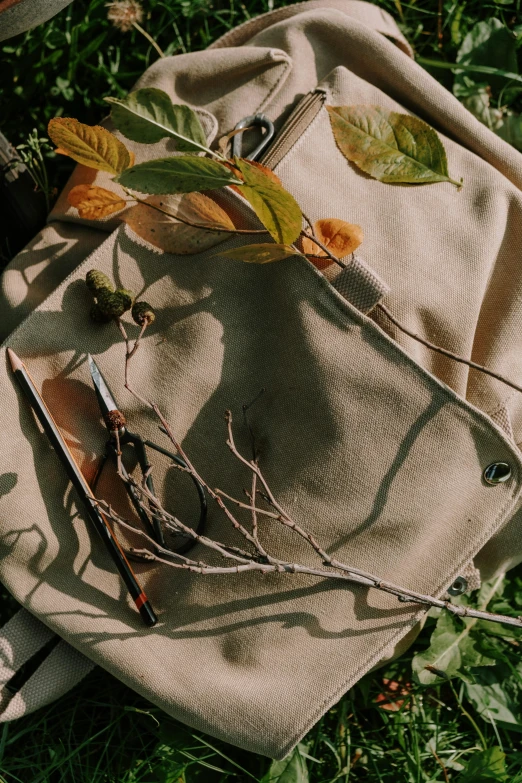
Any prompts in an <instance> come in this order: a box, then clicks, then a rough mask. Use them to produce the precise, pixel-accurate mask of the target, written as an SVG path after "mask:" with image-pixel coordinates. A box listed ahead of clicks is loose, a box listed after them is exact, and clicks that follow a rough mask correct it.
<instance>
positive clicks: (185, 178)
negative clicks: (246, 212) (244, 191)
mask: <svg viewBox="0 0 522 783" xmlns="http://www.w3.org/2000/svg"><path fill="white" fill-rule="evenodd" d="M116 182H119V183H120V185H123V186H124V187H126V188H132V190H137V191H139V192H140V193H150V194H151V195H158V194H163V193H170V194H172V193H192V192H194V191H200V190H215V189H216V188H222V187H224V186H225V185H240V184H241V180H240V179H238V177H237V176H234V174H233V172H231V171H230V169H228V168H227V167H226V166H223V164H222V163H218V162H217V161H216V160H212V159H211V158H197V157H194V156H192V155H180V156H178V157H172V158H156V160H148V161H146V162H145V163H138V164H137V166H133V167H132V168H130V169H127V170H126V171H124V172H123V173H122V174H121V175H120V176H119V177H118V179H117V180H116Z"/></svg>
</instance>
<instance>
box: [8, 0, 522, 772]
mask: <svg viewBox="0 0 522 783" xmlns="http://www.w3.org/2000/svg"><path fill="white" fill-rule="evenodd" d="M282 4H284V3H280V2H274V3H271V4H270V0H262V1H261V2H259V0H245V2H244V3H243V2H234V0H215V2H213V3H211V2H209V0H163V1H162V0H149V2H148V3H146V8H147V19H146V21H145V22H144V26H145V27H146V29H147V30H148V31H149V33H151V34H152V35H153V36H154V38H155V39H156V40H157V41H158V43H159V45H160V46H161V47H162V49H164V51H165V52H166V53H167V54H176V53H179V52H185V51H193V50H197V49H200V48H203V47H205V46H207V45H208V44H209V43H210V42H211V41H213V40H214V39H215V38H217V37H218V36H219V35H221V34H222V33H223V32H225V31H226V30H227V29H229V28H231V27H233V26H235V25H237V24H239V23H241V22H242V21H244V20H245V19H247V18H249V17H250V16H254V15H257V14H259V13H262V12H264V11H266V10H270V8H272V7H278V6H279V5H282ZM379 5H381V6H382V7H384V8H386V10H388V11H389V12H390V13H392V14H393V15H394V17H395V18H396V19H397V21H398V22H399V24H400V25H401V28H402V29H403V31H404V33H405V34H406V36H407V37H408V39H409V40H410V42H411V43H412V45H413V46H414V48H415V51H416V55H417V57H418V58H420V60H421V62H422V63H423V64H426V62H427V61H430V63H431V64H429V66H427V67H429V70H430V71H431V73H433V75H435V76H436V78H438V79H440V80H441V81H442V83H443V84H445V86H447V87H448V89H452V88H453V87H454V82H455V76H454V73H453V71H452V70H451V69H450V68H449V67H448V65H449V64H453V63H455V61H456V58H457V56H458V52H459V48H460V46H461V45H462V41H463V40H464V38H465V36H466V35H467V33H468V32H469V31H470V30H472V28H473V27H474V26H475V25H476V23H477V22H478V21H480V20H488V19H490V18H492V17H495V18H497V19H499V20H500V22H501V23H502V24H503V25H504V26H505V28H506V29H509V30H510V31H512V37H511V38H510V41H511V40H515V42H516V46H515V47H514V54H513V52H511V55H512V56H511V60H508V59H506V47H505V46H502V45H497V46H493V47H492V48H490V50H488V52H486V54H485V55H484V57H483V59H482V60H481V61H480V62H482V64H483V65H485V66H486V68H488V67H490V68H491V67H493V69H494V70H495V69H496V71H497V73H496V75H495V73H494V74H492V75H491V74H485V73H476V72H473V73H469V72H468V77H469V78H472V79H473V81H472V82H471V86H470V83H467V85H466V84H464V87H467V88H468V92H471V93H472V94H473V93H474V92H478V91H479V90H480V89H482V90H483V91H484V90H485V92H486V94H487V95H488V98H490V99H491V107H492V108H494V109H496V110H497V111H499V112H501V113H503V114H504V115H505V116H507V115H508V113H509V112H512V113H513V116H514V117H515V120H517V117H516V115H517V114H518V113H519V112H520V111H521V110H522V102H521V98H520V96H521V92H520V90H519V87H520V86H522V85H520V84H518V83H517V81H516V80H513V79H511V78H510V79H506V78H505V77H503V76H502V75H501V73H500V72H501V71H502V70H503V71H506V70H509V71H510V72H512V70H513V67H515V68H517V67H518V64H519V62H518V61H519V60H520V49H519V48H518V43H519V36H520V30H521V29H522V28H519V25H522V13H521V9H520V1H519V2H514V3H504V2H477V1H476V0H467V1H466V2H465V1H464V0H447V1H441V2H440V3H439V0H412V2H408V3H406V2H402V3H401V2H400V0H382V2H380V3H379ZM508 48H509V47H508ZM513 57H514V58H515V60H514V61H513ZM156 58H157V54H156V52H155V51H154V49H153V47H152V46H150V44H149V43H148V42H147V41H146V40H145V38H144V37H143V36H141V35H140V34H139V33H138V32H136V31H132V32H131V33H126V34H123V33H121V32H119V31H118V30H116V29H115V28H114V27H112V26H111V25H110V24H109V23H108V22H107V20H106V8H105V0H92V1H91V2H86V0H76V2H74V3H73V5H72V6H70V7H69V8H68V9H66V10H64V11H63V12H62V13H61V14H60V15H59V16H57V17H55V18H54V19H53V20H51V21H49V22H48V23H47V24H45V25H43V26H41V27H40V28H37V29H35V30H33V31H32V32H30V33H27V34H26V35H22V36H19V37H18V38H17V39H13V40H11V41H8V42H5V43H4V44H0V118H1V119H0V127H1V130H2V131H3V132H4V133H5V134H6V135H7V136H8V137H9V138H10V139H11V141H13V142H14V143H15V144H18V143H22V142H24V141H25V140H26V139H27V138H28V136H29V134H30V132H31V131H32V129H33V128H36V129H37V130H38V133H39V134H40V135H45V131H46V125H47V122H48V120H49V119H50V118H51V117H54V116H58V115H63V116H73V117H77V118H78V119H80V120H81V121H82V122H86V123H89V124H94V123H96V122H97V121H99V119H100V117H102V116H103V115H104V114H106V104H104V103H103V100H102V99H103V97H104V96H105V95H114V96H121V95H124V94H125V93H126V92H127V91H128V90H129V89H130V88H131V87H132V85H133V83H134V82H135V80H136V79H137V78H138V77H139V76H140V75H141V73H142V72H143V71H144V69H145V68H146V67H147V66H148V65H149V64H150V63H151V62H153V61H154V60H155V59H156ZM475 62H477V61H475ZM513 62H514V65H513ZM509 63H510V67H509V68H507V67H506V64H509ZM499 73H500V76H499ZM491 76H493V78H491ZM460 83H461V87H462V78H460ZM465 92H466V90H465V89H462V90H461V93H462V95H461V97H462V99H463V100H466V99H467V98H466V94H465ZM46 163H47V169H48V174H49V179H50V182H51V184H52V186H54V187H55V188H58V187H61V186H62V185H63V183H64V181H65V179H66V178H67V176H68V174H69V172H70V170H71V167H72V162H71V161H69V160H67V159H66V158H63V157H61V156H55V155H54V154H53V153H51V152H47V153H46ZM494 605H495V607H496V608H498V609H499V611H500V610H502V611H508V609H509V607H511V610H512V611H514V612H515V614H516V613H517V612H518V614H522V570H521V569H517V570H515V571H513V572H511V573H510V575H509V577H508V579H507V580H506V584H505V587H504V594H503V596H498V595H497V597H496V598H495V599H494ZM12 608H13V602H12V601H10V600H7V601H4V604H3V612H2V617H3V619H5V618H6V617H7V616H8V615H9V613H10V612H11V611H12ZM435 622H436V620H435V618H433V617H429V618H428V620H427V623H426V626H425V628H424V630H423V631H422V633H421V635H420V636H419V638H418V639H417V641H416V643H415V645H414V646H413V648H411V649H410V650H409V651H408V653H407V654H406V655H404V656H403V657H402V658H401V659H399V660H397V661H395V662H393V663H392V664H390V665H389V666H388V667H387V668H386V669H384V670H381V671H378V672H375V673H373V674H370V675H367V676H366V677H364V678H363V679H362V680H361V681H360V683H359V684H358V685H357V686H356V687H355V688H354V689H352V690H351V691H350V692H349V693H348V694H347V695H346V696H345V697H344V698H343V699H342V700H341V702H340V703H339V704H338V705H337V706H336V707H335V708H334V709H332V710H330V712H329V713H328V714H327V715H326V716H325V717H324V718H323V719H322V720H321V721H320V722H319V724H318V725H317V726H316V727H314V729H313V730H312V731H311V732H310V734H309V735H308V737H307V738H306V740H305V742H304V743H303V745H302V746H301V753H302V754H305V755H301V765H300V767H299V768H300V770H301V772H300V773H299V774H298V772H295V773H292V774H291V773H290V769H289V770H287V773H286V776H285V775H280V773H281V769H280V768H279V769H277V768H272V773H273V775H274V777H273V781H274V783H275V781H276V780H278V779H280V783H305V782H306V781H307V780H309V781H310V783H333V781H340V782H341V783H355V782H356V781H368V782H370V781H371V783H429V782H430V781H445V780H451V781H457V783H458V782H459V781H461V783H489V781H493V780H505V781H509V783H522V772H521V768H522V764H521V762H522V743H521V740H522V733H521V732H522V674H521V673H520V672H521V671H522V670H521V669H520V646H519V645H520V635H518V636H517V635H516V634H514V635H512V636H505V637H501V636H498V635H497V634H496V633H495V632H494V631H495V629H492V628H491V627H488V626H487V625H486V626H477V627H476V628H475V629H474V631H473V633H474V634H475V640H476V644H477V646H478V647H480V648H481V650H482V652H484V651H485V652H486V653H487V655H488V656H489V657H490V658H491V659H492V660H493V661H494V662H496V665H495V666H491V667H489V666H488V667H486V666H479V667H478V668H476V667H475V668H474V667H469V666H468V667H464V668H463V669H461V670H460V671H459V672H458V673H457V675H456V676H455V677H454V678H453V679H451V680H446V679H443V678H439V680H438V681H437V682H436V683H435V684H433V685H429V686H426V685H421V684H418V683H414V682H413V676H412V666H411V661H412V657H413V655H414V654H415V653H416V652H420V651H423V650H425V649H426V648H427V647H428V645H429V643H430V636H431V634H432V631H433V628H434V626H435ZM460 630H462V627H461V628H459V629H457V631H460ZM503 633H505V632H503ZM477 662H478V659H477V660H476V661H475V663H477ZM517 667H518V668H517ZM491 672H493V676H494V677H495V678H496V680H497V681H498V687H499V692H500V694H501V699H503V700H504V704H503V705H497V708H499V709H500V708H501V709H503V710H504V712H503V713H502V715H500V713H498V712H495V705H493V704H492V703H489V705H488V703H487V698H488V694H489V696H490V697H491V694H492V693H493V692H494V689H493V690H492V688H491V686H490V685H488V681H489V680H488V678H490V679H491V676H492V675H491ZM383 678H385V679H387V680H391V681H394V682H400V683H402V685H403V687H404V688H405V691H406V693H405V695H404V696H403V697H402V699H403V703H402V705H401V707H400V709H399V710H398V711H396V712H391V711H388V710H385V709H383V708H382V706H381V705H382V701H376V699H377V698H378V697H379V694H382V693H383V692H384V691H385V686H384V684H383ZM473 681H474V682H475V686H474V687H475V690H474V691H473V689H472V688H471V686H470V682H473ZM412 682H413V684H412V685H408V683H412ZM473 693H474V694H475V695H474V696H473ZM477 694H478V695H477ZM488 716H489V717H488ZM500 717H502V718H503V720H500V719H499V718H500ZM495 747H500V748H501V749H503V751H504V752H505V753H506V762H505V764H506V768H505V771H504V772H502V770H501V771H500V772H499V771H498V770H497V772H496V773H493V772H491V774H490V776H489V777H488V776H487V775H485V774H484V775H483V776H482V777H480V778H479V777H477V774H476V773H473V772H471V771H470V772H469V774H468V773H467V772H466V766H467V765H468V764H469V763H470V762H471V760H472V759H473V758H475V759H477V760H478V761H479V766H480V768H481V769H486V768H487V766H488V764H487V759H486V757H485V756H479V755H478V754H480V753H484V750H485V749H488V748H489V749H492V748H495ZM295 760H296V759H295V758H294V762H295ZM471 763H473V762H471ZM269 766H270V761H269V760H267V759H264V758H262V757H260V756H256V755H253V754H250V753H246V752H244V751H240V750H238V749H236V748H234V747H231V746H229V745H226V744H225V743H222V742H218V741H215V740H213V739H211V738H209V737H205V736H202V735H200V734H199V733H197V732H192V731H191V730H189V729H187V728H186V727H184V726H182V725H181V724H179V723H177V722H176V721H174V720H172V719H170V718H168V717H167V716H166V715H165V714H164V713H162V712H160V711H159V710H157V709H156V708H154V707H152V706H151V704H150V703H148V702H146V701H145V700H144V699H142V698H140V697H139V696H137V695H136V694H135V693H134V692H132V691H131V690H129V689H127V688H126V687H125V686H123V685H121V684H120V683H118V682H117V681H116V680H114V679H113V678H112V677H110V676H109V675H107V674H105V673H104V672H103V671H101V670H99V669H98V670H95V671H94V672H93V673H92V674H91V675H89V677H87V678H86V680H85V681H84V682H83V683H82V684H81V685H80V686H78V687H77V688H76V689H75V691H73V692H72V693H71V694H70V695H68V696H66V697H64V698H63V699H61V700H60V701H59V702H57V703H56V704H54V705H52V706H51V707H49V708H47V709H44V710H41V711H39V712H38V713H36V714H34V715H31V716H28V717H27V718H25V719H22V720H19V721H17V722H15V723H13V724H9V725H4V726H3V727H0V774H1V776H2V777H3V778H4V780H5V781H7V782H8V783H15V782H21V783H102V781H103V783H138V782H140V783H197V781H205V783H207V782H208V783H214V782H215V783H221V782H223V781H230V783H233V782H237V783H242V782H244V783H246V781H261V780H263V777H264V776H266V775H267V772H268V769H269ZM297 766H299V765H297ZM501 766H502V765H501ZM304 767H306V768H307V773H306V775H305V773H304V771H303V769H304ZM488 774H489V773H488ZM266 780H267V779H266V778H265V780H264V783H266Z"/></svg>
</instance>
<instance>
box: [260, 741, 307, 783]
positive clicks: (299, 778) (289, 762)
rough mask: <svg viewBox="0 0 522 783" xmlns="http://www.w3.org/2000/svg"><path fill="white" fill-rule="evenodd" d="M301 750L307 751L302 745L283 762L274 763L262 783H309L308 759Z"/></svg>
mask: <svg viewBox="0 0 522 783" xmlns="http://www.w3.org/2000/svg"><path fill="white" fill-rule="evenodd" d="M301 749H303V750H305V751H306V748H305V746H304V745H302V744H300V745H298V746H297V748H296V749H295V750H294V751H292V753H290V754H289V755H288V756H286V757H285V758H284V759H282V761H273V762H272V764H271V765H270V769H269V770H268V772H267V773H266V775H265V776H264V777H263V778H262V780H261V783H309V777H308V768H307V766H306V759H305V758H304V756H303V755H302V754H301Z"/></svg>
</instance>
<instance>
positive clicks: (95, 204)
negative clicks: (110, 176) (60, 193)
mask: <svg viewBox="0 0 522 783" xmlns="http://www.w3.org/2000/svg"><path fill="white" fill-rule="evenodd" d="M67 201H68V202H69V204H71V205H72V206H73V207H76V209H77V210H78V214H79V216H80V217H81V218H84V219H85V220H99V218H103V217H106V216H107V215H112V214H113V213H114V212H119V211H120V209H124V208H125V205H126V203H127V202H126V201H125V199H123V198H122V197H121V196H118V195H117V194H116V193H113V192H112V191H111V190H105V188H99V187H98V186H97V185H76V187H74V188H72V189H71V190H70V191H69V193H68V194H67Z"/></svg>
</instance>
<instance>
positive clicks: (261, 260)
mask: <svg viewBox="0 0 522 783" xmlns="http://www.w3.org/2000/svg"><path fill="white" fill-rule="evenodd" d="M300 255H301V253H299V251H298V250H296V249H295V248H294V247H291V246H290V245H275V244H272V243H263V244H261V245H243V246H242V247H235V248H232V249H230V250H223V252H222V253H216V256H221V257H222V258H232V259H233V260H234V261H243V263H245V264H271V263H272V262H273V261H284V260H285V259H286V258H292V257H293V256H300Z"/></svg>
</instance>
